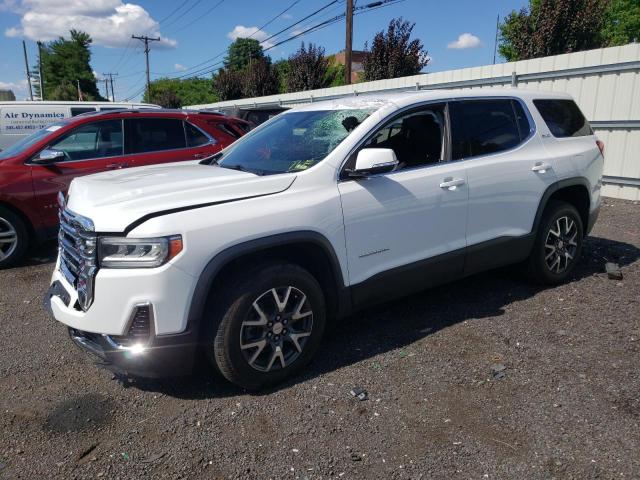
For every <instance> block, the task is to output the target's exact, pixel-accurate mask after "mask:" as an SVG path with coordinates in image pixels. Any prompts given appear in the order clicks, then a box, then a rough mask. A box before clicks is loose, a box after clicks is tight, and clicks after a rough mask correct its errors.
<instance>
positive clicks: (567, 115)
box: [533, 100, 593, 138]
mask: <svg viewBox="0 0 640 480" xmlns="http://www.w3.org/2000/svg"><path fill="white" fill-rule="evenodd" d="M533 104H534V105H535V106H536V108H537V109H538V111H539V112H540V115H542V118H543V119H544V121H545V123H546V124H547V126H548V127H549V130H551V134H552V135H553V136H554V137H559V138H564V137H584V136H585V135H592V134H593V132H592V131H591V127H590V126H589V122H587V119H586V118H584V115H582V112H581V111H580V109H579V108H578V106H577V105H576V104H575V102H574V101H573V100H534V101H533Z"/></svg>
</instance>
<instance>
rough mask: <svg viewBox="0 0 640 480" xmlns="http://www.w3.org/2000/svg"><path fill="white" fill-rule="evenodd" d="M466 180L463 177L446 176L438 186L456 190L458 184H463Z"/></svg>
mask: <svg viewBox="0 0 640 480" xmlns="http://www.w3.org/2000/svg"><path fill="white" fill-rule="evenodd" d="M465 183H466V182H465V181H464V179H463V178H453V177H447V178H445V179H444V180H443V181H442V183H441V184H440V188H446V189H447V190H449V191H454V190H456V189H457V188H458V187H459V186H461V185H464V184H465Z"/></svg>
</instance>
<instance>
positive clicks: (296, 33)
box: [290, 28, 304, 37]
mask: <svg viewBox="0 0 640 480" xmlns="http://www.w3.org/2000/svg"><path fill="white" fill-rule="evenodd" d="M302 32H304V30H299V29H297V28H294V29H293V30H291V34H290V36H292V37H295V36H296V35H300V34H301V33H302Z"/></svg>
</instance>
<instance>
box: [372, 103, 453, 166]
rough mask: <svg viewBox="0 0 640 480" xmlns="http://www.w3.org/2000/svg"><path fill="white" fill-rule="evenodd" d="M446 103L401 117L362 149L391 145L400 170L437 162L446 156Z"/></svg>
mask: <svg viewBox="0 0 640 480" xmlns="http://www.w3.org/2000/svg"><path fill="white" fill-rule="evenodd" d="M444 125H445V120H444V105H434V106H430V107H429V108H428V109H424V110H420V111H418V112H413V113H410V114H408V115H405V116H402V117H399V118H397V119H395V120H393V121H392V122H391V123H389V124H387V125H385V126H384V127H383V128H381V129H380V130H378V131H377V132H376V133H375V135H374V136H373V137H372V138H371V139H370V140H368V141H367V142H366V143H365V144H364V147H363V148H390V149H392V150H393V151H394V152H395V154H396V157H397V158H398V162H399V165H398V169H402V168H411V167H417V166H421V165H428V164H432V163H437V162H439V161H441V160H442V159H443V156H444V149H443V145H444Z"/></svg>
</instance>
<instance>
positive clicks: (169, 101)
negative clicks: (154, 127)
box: [143, 77, 218, 108]
mask: <svg viewBox="0 0 640 480" xmlns="http://www.w3.org/2000/svg"><path fill="white" fill-rule="evenodd" d="M143 101H144V102H149V103H155V104H158V105H162V106H163V107H165V108H179V107H182V106H183V105H199V104H203V103H212V102H216V101H218V96H217V95H216V93H215V92H214V89H213V84H212V82H211V80H209V79H206V78H198V77H194V78H185V79H179V78H159V79H157V80H154V81H153V82H151V95H149V92H147V91H145V93H144V97H143Z"/></svg>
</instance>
